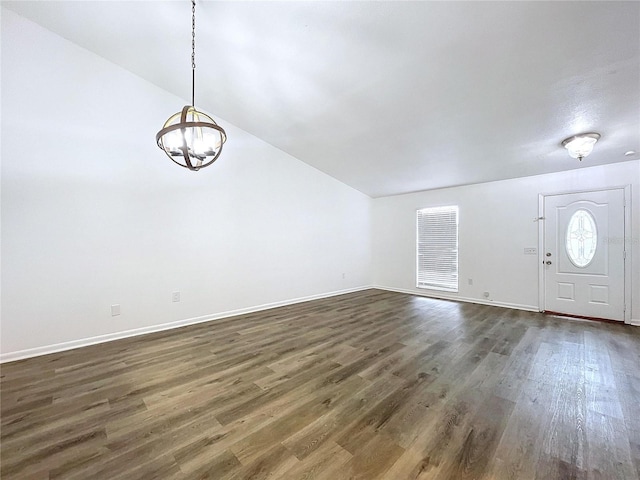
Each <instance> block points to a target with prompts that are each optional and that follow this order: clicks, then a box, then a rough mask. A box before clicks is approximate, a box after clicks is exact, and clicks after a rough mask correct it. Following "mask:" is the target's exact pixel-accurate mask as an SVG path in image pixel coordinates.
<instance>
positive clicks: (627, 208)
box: [535, 184, 632, 324]
mask: <svg viewBox="0 0 640 480" xmlns="http://www.w3.org/2000/svg"><path fill="white" fill-rule="evenodd" d="M608 190H622V191H623V193H624V238H623V239H622V240H623V242H624V252H625V256H624V262H623V263H624V323H626V324H631V302H632V298H631V292H632V290H631V184H628V185H623V186H619V187H607V188H590V189H588V190H566V191H562V192H553V193H539V194H538V218H536V219H535V221H537V222H538V311H540V312H542V311H544V300H545V298H544V292H545V283H544V264H543V262H544V227H545V218H544V201H545V197H553V196H556V195H568V194H572V193H589V192H604V191H608Z"/></svg>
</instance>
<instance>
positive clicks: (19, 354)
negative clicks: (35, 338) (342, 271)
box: [0, 286, 374, 363]
mask: <svg viewBox="0 0 640 480" xmlns="http://www.w3.org/2000/svg"><path fill="white" fill-rule="evenodd" d="M371 288H374V287H371V286H365V287H356V288H348V289H345V290H338V291H334V292H328V293H320V294H317V295H309V296H307V297H300V298H294V299H290V300H284V301H280V302H273V303H266V304H264V305H257V306H254V307H248V308H240V309H237V310H230V311H227V312H220V313H214V314H211V315H203V316H201V317H193V318H187V319H184V320H178V321H175V322H169V323H162V324H160V325H151V326H149V327H142V328H134V329H132V330H124V331H122V332H115V333H108V334H106V335H98V336H96V337H89V338H82V339H80V340H71V341H69V342H63V343H56V344H53V345H45V346H42V347H35V348H28V349H26V350H18V351H16V352H8V353H1V354H0V363H6V362H14V361H16V360H22V359H25V358H30V357H37V356H40V355H48V354H50V353H56V352H63V351H65V350H72V349H74V348H80V347H87V346H89V345H95V344H97V343H105V342H112V341H114V340H120V339H122V338H129V337H136V336H138V335H145V334H147V333H154V332H161V331H163V330H171V329H173V328H180V327H186V326H187V325H195V324H197V323H204V322H210V321H213V320H220V319H223V318H229V317H236V316H238V315H244V314H247V313H253V312H259V311H262V310H269V309H272V308H277V307H284V306H287V305H294V304H296V303H302V302H308V301H310V300H319V299H321V298H329V297H335V296H337V295H344V294H347V293H353V292H359V291H362V290H369V289H371Z"/></svg>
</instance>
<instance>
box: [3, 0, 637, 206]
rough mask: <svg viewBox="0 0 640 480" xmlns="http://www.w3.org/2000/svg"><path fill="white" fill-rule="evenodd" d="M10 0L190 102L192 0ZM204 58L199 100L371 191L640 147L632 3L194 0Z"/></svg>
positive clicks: (598, 157) (560, 164) (451, 181)
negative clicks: (592, 135)
mask: <svg viewBox="0 0 640 480" xmlns="http://www.w3.org/2000/svg"><path fill="white" fill-rule="evenodd" d="M2 4H3V5H4V6H6V7H8V8H10V9H12V10H14V11H15V12H17V13H19V14H21V15H23V16H25V17H27V18H29V19H31V20H33V21H35V22H37V23H39V24H41V25H43V26H44V27H46V28H48V29H50V30H52V31H54V32H56V33H58V34H60V35H62V36H63V37H65V38H67V39H69V40H71V41H73V42H75V43H77V44H78V45H80V46H82V47H85V48H87V49H88V50H90V51H93V52H95V53H97V54H98V55H101V56H102V57H104V58H106V59H108V60H110V61H112V62H114V63H116V64H118V65H121V66H122V67H124V68H126V69H128V70H130V71H131V72H134V73H135V74H137V75H139V76H140V77H143V78H145V79H147V80H148V81H150V82H152V83H154V84H156V85H158V86H160V87H162V88H164V89H165V90H168V91H169V92H172V93H174V94H177V95H179V96H181V97H182V98H184V99H185V100H186V99H189V98H190V88H191V82H190V47H191V45H190V35H191V32H190V28H191V9H190V2H189V1H187V0H180V1H169V2H164V1H148V2H134V1H127V2H120V1H104V2H98V1H91V2H77V1H62V2H56V1H47V2H42V1H37V2H29V1H19V2H11V1H3V2H2ZM196 55H197V57H196V62H197V75H198V81H197V86H196V106H198V107H200V108H201V109H203V110H205V111H208V112H209V113H212V114H214V115H215V116H216V117H218V118H221V119H223V120H222V121H221V124H222V126H224V123H225V121H227V122H231V123H232V124H234V125H236V126H238V127H240V128H242V129H244V130H246V131H248V132H250V133H252V134H253V135H255V136H257V137H259V138H261V139H263V140H265V141H266V142H268V143H270V144H272V145H274V146H276V147H278V148H280V149H282V150H284V151H285V152H287V153H289V154H291V155H293V156H295V157H297V158H298V159H300V160H302V161H304V162H306V163H308V164H310V165H312V166H314V167H316V168H318V169H319V170H322V171H323V172H326V173H328V174H329V175H331V176H333V177H335V178H337V179H338V180H340V181H342V182H344V183H346V184H348V185H350V186H352V187H354V188H356V189H358V190H360V191H362V192H364V193H366V194H368V195H370V196H372V197H378V196H385V195H394V194H399V193H405V192H410V191H417V190H425V189H431V188H438V187H445V186H451V185H461V184H469V183H477V182H485V181H491V180H499V179H506V178H513V177H520V176H527V175H535V174H540V173H548V172H554V171H560V170H569V169H572V168H581V167H585V166H592V165H600V164H604V163H612V162H619V161H625V160H631V159H637V158H640V157H639V156H638V155H637V154H636V155H634V156H624V153H625V152H626V151H628V150H636V151H638V152H640V2H636V1H632V2H609V1H605V2H560V1H558V2H543V1H524V2H401V1H395V2H351V1H349V2H347V1H341V2H243V1H233V2H212V1H204V0H199V2H198V7H197V52H196ZM185 103H187V102H186V101H185ZM179 108H180V105H167V116H169V115H170V114H171V113H173V111H174V110H178V109H179ZM164 120H165V119H164V118H159V119H158V127H160V125H161V123H162V122H164ZM582 131H597V132H599V133H601V134H602V139H601V140H600V142H598V144H597V145H596V148H595V150H594V153H593V154H592V155H591V156H589V157H588V158H586V159H585V160H583V162H582V163H580V162H578V160H574V159H572V158H570V157H569V156H568V154H567V153H566V151H565V150H564V149H563V148H562V147H561V146H560V142H561V141H562V140H563V139H564V138H565V137H568V136H570V135H573V134H576V133H579V132H582ZM154 135H155V132H150V133H149V141H150V142H153V141H154ZM229 142H233V138H230V139H229ZM223 156H224V152H223ZM211 168H215V166H213V167H211Z"/></svg>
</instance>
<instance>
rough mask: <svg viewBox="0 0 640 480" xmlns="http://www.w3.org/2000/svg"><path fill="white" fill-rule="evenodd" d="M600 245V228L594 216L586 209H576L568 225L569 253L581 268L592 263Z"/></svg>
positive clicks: (571, 258) (574, 262) (567, 245)
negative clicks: (598, 228)
mask: <svg viewBox="0 0 640 480" xmlns="http://www.w3.org/2000/svg"><path fill="white" fill-rule="evenodd" d="M597 245H598V230H597V228H596V221H595V219H594V218H593V216H592V215H591V214H590V213H589V212H588V211H586V210H576V212H575V213H574V214H573V215H571V219H570V220H569V225H568V226H567V242H566V249H567V255H569V259H570V260H571V262H572V263H573V264H574V265H575V266H576V267H579V268H584V267H586V266H587V265H589V264H590V263H591V261H592V260H593V257H594V256H595V254H596V247H597Z"/></svg>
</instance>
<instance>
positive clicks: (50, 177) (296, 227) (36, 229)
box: [0, 9, 372, 359]
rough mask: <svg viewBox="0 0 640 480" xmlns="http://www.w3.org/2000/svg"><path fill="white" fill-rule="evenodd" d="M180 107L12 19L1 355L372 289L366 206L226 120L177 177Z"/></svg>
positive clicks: (6, 43)
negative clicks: (200, 165)
mask: <svg viewBox="0 0 640 480" xmlns="http://www.w3.org/2000/svg"><path fill="white" fill-rule="evenodd" d="M167 68H169V66H167ZM185 81H188V77H185ZM185 103H186V102H185V101H184V100H182V99H180V98H177V97H175V96H172V95H170V94H168V93H166V92H165V91H163V90H161V89H159V88H157V87H155V86H154V85H152V84H150V83H148V82H146V81H144V80H142V79H140V78H139V77H136V76H134V75H133V74H131V73H129V72H127V71H126V70H124V69H122V68H120V67H118V66H115V65H114V64H111V63H109V62H107V61H105V60H104V59H102V58H100V57H98V56H96V55H94V54H92V53H90V52H88V51H86V50H84V49H81V48H79V47H77V46H76V45H74V44H72V43H70V42H68V41H66V40H64V39H63V38H61V37H59V36H56V35H54V34H52V33H51V32H49V31H47V30H45V29H43V28H41V27H39V26H38V25H36V24H34V23H32V22H30V21H28V20H26V19H24V18H22V17H20V16H18V15H16V14H15V13H13V12H11V11H8V10H6V9H2V182H1V183H2V190H1V192H2V244H1V245H2V300H3V301H2V320H1V335H2V339H1V344H0V345H1V349H2V358H4V359H8V358H16V357H18V356H20V355H23V354H29V353H41V352H44V351H47V348H48V347H47V346H51V345H54V344H60V343H65V342H71V343H66V345H67V346H69V345H74V344H76V343H74V342H75V341H80V342H79V343H82V339H88V338H92V337H100V338H107V337H108V336H109V335H110V334H115V333H117V332H123V331H128V330H132V329H143V330H144V329H153V328H156V327H157V326H159V325H163V324H167V323H169V322H176V321H181V320H187V319H193V318H196V317H202V316H207V317H209V316H215V315H216V314H222V313H224V312H230V311H238V310H242V309H251V308H253V307H257V306H261V305H265V304H272V303H278V302H284V303H286V302H288V301H291V300H294V299H299V298H306V297H309V296H316V295H318V296H321V295H325V294H329V293H331V292H337V291H343V290H349V289H354V288H358V287H363V286H366V285H369V284H370V283H371V273H370V265H371V247H370V239H371V208H372V205H371V204H372V200H371V199H370V198H369V197H367V196H365V195H363V194H361V193H360V192H357V191H356V190H353V189H351V188H349V187H347V186H346V185H344V184H342V183H340V182H338V181H336V180H335V179H333V178H331V177H329V176H327V175H325V174H323V173H321V172H319V171H317V170H315V169H313V168H311V167H309V166H308V165H306V164H304V163H302V162H300V161H298V160H296V159H295V158H293V157H291V156H289V155H287V154H285V153H283V152H282V151H280V150H278V149H276V148H274V147H272V146H270V145H268V144H266V143H264V142H262V141H261V140H259V139H257V138H255V137H253V136H251V135H249V134H248V133H246V132H244V131H242V130H240V129H238V128H235V127H234V126H233V125H229V124H228V123H226V122H224V121H220V123H221V124H222V125H223V126H224V128H225V129H226V130H227V134H228V137H229V140H228V142H227V144H226V145H225V147H224V149H223V152H222V155H221V157H220V159H219V160H218V161H217V162H216V163H215V164H214V165H212V166H211V167H208V168H206V169H203V170H201V171H200V172H190V171H187V170H186V169H181V168H180V167H178V166H176V165H174V164H173V163H171V162H170V161H169V159H168V158H166V157H165V155H164V153H162V152H161V151H160V150H159V149H158V148H157V147H156V146H155V144H154V142H155V133H156V131H157V130H159V128H160V127H161V125H162V123H163V122H164V121H165V120H166V118H167V117H169V115H170V114H172V113H175V112H176V111H178V110H180V109H181V108H182V106H183V105H184V104H185ZM343 273H344V274H345V277H346V278H343ZM173 291H180V292H181V296H182V301H181V302H180V303H172V302H171V293H172V292H173ZM112 304H120V305H121V309H122V314H121V315H120V316H116V317H112V316H111V314H110V306H111V305H112ZM116 336H117V335H116ZM40 347H44V348H40ZM25 350H27V352H25Z"/></svg>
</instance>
